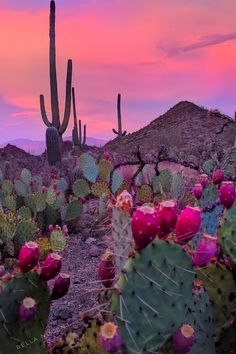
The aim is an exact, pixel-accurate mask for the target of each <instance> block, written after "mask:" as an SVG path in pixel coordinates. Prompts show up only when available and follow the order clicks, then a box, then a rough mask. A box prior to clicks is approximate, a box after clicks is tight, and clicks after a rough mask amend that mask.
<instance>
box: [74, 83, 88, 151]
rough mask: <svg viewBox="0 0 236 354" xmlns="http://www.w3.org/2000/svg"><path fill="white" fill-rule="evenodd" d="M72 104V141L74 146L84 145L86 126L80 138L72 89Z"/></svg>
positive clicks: (80, 127) (80, 132) (80, 129)
mask: <svg viewBox="0 0 236 354" xmlns="http://www.w3.org/2000/svg"><path fill="white" fill-rule="evenodd" d="M72 102H73V115H74V128H73V130H72V140H73V144H74V145H75V146H78V145H85V143H86V124H84V137H83V138H82V124H81V120H79V132H78V120H77V113H76V104H75V89H74V87H72Z"/></svg>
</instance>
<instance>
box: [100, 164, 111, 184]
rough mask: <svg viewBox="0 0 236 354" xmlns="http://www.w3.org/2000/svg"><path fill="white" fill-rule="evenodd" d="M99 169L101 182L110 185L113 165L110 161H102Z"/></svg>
mask: <svg viewBox="0 0 236 354" xmlns="http://www.w3.org/2000/svg"><path fill="white" fill-rule="evenodd" d="M98 169H99V177H100V178H101V180H102V181H104V182H107V183H108V182H109V177H110V173H111V170H112V165H111V163H110V161H107V160H100V161H99V165H98Z"/></svg>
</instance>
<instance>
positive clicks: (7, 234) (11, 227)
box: [0, 212, 17, 241]
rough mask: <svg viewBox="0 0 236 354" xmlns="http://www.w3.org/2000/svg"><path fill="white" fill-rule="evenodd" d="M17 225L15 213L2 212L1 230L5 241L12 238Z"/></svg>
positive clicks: (0, 219)
mask: <svg viewBox="0 0 236 354" xmlns="http://www.w3.org/2000/svg"><path fill="white" fill-rule="evenodd" d="M16 227H17V218H16V215H15V213H13V212H7V213H5V214H2V213H0V230H1V238H2V239H3V241H6V240H7V239H9V240H12V239H13V237H14V234H15V231H16Z"/></svg>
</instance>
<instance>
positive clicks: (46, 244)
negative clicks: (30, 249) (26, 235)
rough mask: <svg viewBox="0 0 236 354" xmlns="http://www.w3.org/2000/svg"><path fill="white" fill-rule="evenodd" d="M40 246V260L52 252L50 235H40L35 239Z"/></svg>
mask: <svg viewBox="0 0 236 354" xmlns="http://www.w3.org/2000/svg"><path fill="white" fill-rule="evenodd" d="M34 242H36V243H37V245H38V246H39V250H40V260H41V261H42V260H44V259H45V258H46V256H47V255H48V254H49V253H51V252H52V248H51V242H50V240H49V238H48V237H39V238H36V240H35V241H34Z"/></svg>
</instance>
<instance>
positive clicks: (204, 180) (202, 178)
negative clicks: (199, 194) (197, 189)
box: [199, 173, 209, 188]
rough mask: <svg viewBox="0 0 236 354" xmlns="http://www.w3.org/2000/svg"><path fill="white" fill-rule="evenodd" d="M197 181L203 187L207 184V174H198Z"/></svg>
mask: <svg viewBox="0 0 236 354" xmlns="http://www.w3.org/2000/svg"><path fill="white" fill-rule="evenodd" d="M199 183H200V184H201V185H202V186H203V188H205V187H206V186H207V185H208V183H209V180H208V176H207V175H206V174H205V173H202V174H201V175H200V176H199Z"/></svg>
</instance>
